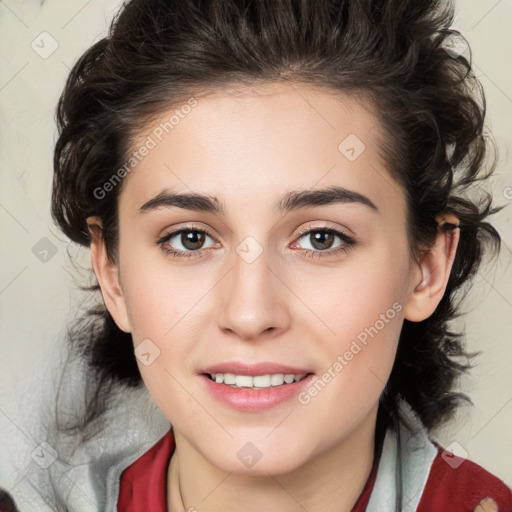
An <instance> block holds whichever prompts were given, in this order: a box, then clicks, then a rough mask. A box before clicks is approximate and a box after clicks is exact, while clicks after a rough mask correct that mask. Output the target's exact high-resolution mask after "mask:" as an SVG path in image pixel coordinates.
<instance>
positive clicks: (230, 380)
mask: <svg viewBox="0 0 512 512" xmlns="http://www.w3.org/2000/svg"><path fill="white" fill-rule="evenodd" d="M207 375H209V377H210V379H211V380H213V381H214V382H216V383H217V384H226V385H228V386H231V387H235V388H252V389H264V388H270V387H276V386H282V385H286V384H292V383H293V382H299V381H301V380H302V379H303V378H304V377H305V376H306V374H305V373H301V374H293V373H274V374H267V375H254V376H252V375H235V374H234V373H210V374H207Z"/></svg>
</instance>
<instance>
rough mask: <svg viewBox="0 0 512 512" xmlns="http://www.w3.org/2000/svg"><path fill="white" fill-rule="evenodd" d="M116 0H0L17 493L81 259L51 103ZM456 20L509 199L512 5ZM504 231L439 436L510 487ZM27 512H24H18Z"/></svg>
mask: <svg viewBox="0 0 512 512" xmlns="http://www.w3.org/2000/svg"><path fill="white" fill-rule="evenodd" d="M120 4H121V2H120V0H106V1H105V0H89V1H87V0H68V1H58V0H44V1H40V0H18V1H16V0H7V1H5V0H0V38H1V41H2V46H1V65H0V112H1V114H0V125H1V128H0V129H1V139H0V178H1V183H0V233H1V248H2V249H1V256H0V326H1V341H0V347H1V353H0V375H1V377H0V378H1V387H0V486H1V487H4V488H6V489H8V490H9V489H12V488H14V487H15V486H16V485H17V483H18V482H19V480H20V479H21V478H23V475H22V474H21V473H20V470H19V468H20V466H22V465H23V464H27V463H30V462H31V458H30V457H31V453H32V451H33V450H34V449H35V448H36V446H38V445H39V444H40V443H41V442H42V441H44V439H34V438H33V437H32V436H31V434H30V429H29V428H28V427H27V424H28V423H27V422H31V421H37V411H38V408H39V407H40V403H42V400H43V398H42V397H43V395H44V392H43V390H44V389H45V385H46V383H47V382H49V381H50V380H51V379H52V376H49V375H47V373H48V371H49V368H51V364H52V362H53V363H55V362H56V361H58V358H59V353H60V347H61V346H62V344H63V343H64V339H65V330H66V325H67V322H68V321H69V320H70V319H71V317H72V315H73V314H75V311H76V305H77V304H78V303H79V302H80V301H81V300H83V297H84V295H83V294H82V293H81V292H79V290H78V289H77V288H76V279H77V274H76V271H75V269H74V268H73V266H72V265H71V264H70V261H69V257H68V255H67V252H68V251H69V253H70V254H71V255H72V257H76V258H78V260H79V261H81V262H82V265H83V266H84V268H85V270H84V271H83V272H82V275H81V276H80V275H79V276H78V279H79V280H80V279H81V281H80V282H82V283H83V282H84V281H83V277H84V276H86V275H87V267H88V266H89V262H90V259H89V257H90V256H89V251H88V250H87V249H80V248H78V247H76V246H75V245H74V244H69V243H68V240H67V239H66V238H65V236H64V235H63V234H62V233H60V231H59V230H58V229H57V228H56V227H55V226H54V225H53V223H52V221H51V219H50V196H51V182H52V157H53V146H54V143H55V140H56V126H55V106H56V104H57V100H58V97H59V95H60V93H61V91H62V88H63V85H64V81H65V79H66V77H67V75H68V73H69V70H70V68H71V66H72V65H73V64H74V62H75V61H76V59H77V58H78V57H79V56H80V55H81V53H82V52H83V51H84V50H86V49H87V48H88V47H89V46H91V45H92V44H93V43H94V42H96V41H97V40H98V39H100V37H102V36H103V35H104V34H105V32H106V29H107V26H108V24H109V23H110V20H111V19H112V16H113V14H114V13H115V12H116V10H117V9H118V7H119V6H120ZM455 6H456V12H457V16H456V22H455V27H456V28H458V29H459V30H461V32H462V33H463V34H464V35H465V36H466V38H467V40H468V42H469V44H470V46H471V48H472V51H473V63H474V70H475V72H476V75H477V76H478V77H479V78H480V80H481V82H482V84H483V86H484V89H485V91H486V96H487V101H488V117H487V126H488V128H489V129H490V130H491V131H492V133H493V136H494V138H495V140H496V143H497V146H498V151H499V164H498V168H497V170H496V172H495V176H494V178H493V179H492V182H491V183H490V185H492V191H493V194H494V196H495V203H496V204H507V205H510V203H512V171H511V165H512V131H511V128H512V123H511V120H512V69H511V60H510V49H511V48H512V35H511V28H510V22H511V21H512V0H457V2H456V4H455ZM492 222H493V224H494V225H495V226H496V227H497V229H498V231H499V232H500V233H501V235H502V237H503V250H502V253H501V256H500V258H499V260H498V261H495V262H493V263H492V264H491V265H486V266H485V267H484V268H483V269H482V272H481V274H480V275H479V276H478V277H477V278H476V279H475V281H474V286H473V287H472V289H471V292H470V294H469V297H468V300H466V302H465V311H467V315H466V316H465V317H464V319H463V320H462V322H461V323H460V326H461V327H462V328H464V329H465V332H466V340H467V347H468V349H469V350H471V351H477V350H479V351H482V355H481V356H480V357H479V358H478V359H477V363H478V365H477V367H476V368H475V369H474V370H473V371H472V372H471V373H470V375H469V376H468V377H465V378H464V379H463V381H462V383H461V387H462V389H463V391H465V392H466V393H468V394H469V395H470V397H471V398H472V400H473V402H474V407H472V408H464V409H463V410H461V411H460V413H459V414H458V416H457V418H456V420H455V421H454V422H453V423H452V424H450V425H449V426H447V427H446V428H444V429H443V430H442V431H441V432H440V433H439V435H438V439H439V440H440V441H441V442H442V444H443V445H444V446H450V447H451V448H453V450H454V452H455V453H457V454H461V455H466V454H467V456H468V457H469V458H470V459H472V460H473V461H475V462H477V463H479V464H481V465H482V466H484V467H485V468H486V469H488V470H490V471H491V472H493V473H495V474H496V475H497V476H499V477H500V478H502V479H503V480H504V481H505V482H506V483H507V484H508V485H509V486H512V463H511V461H512V428H511V425H512V371H511V367H512V335H511V331H512V279H511V269H510V263H511V261H512V256H511V254H512V252H511V248H512V209H511V208H510V207H508V208H505V210H504V211H502V212H500V213H499V214H498V215H496V216H495V217H494V220H492ZM22 512H23V511H22Z"/></svg>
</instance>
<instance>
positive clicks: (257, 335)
mask: <svg viewBox="0 0 512 512" xmlns="http://www.w3.org/2000/svg"><path fill="white" fill-rule="evenodd" d="M241 254H242V256H240V254H238V253H237V254H236V255H235V257H234V263H233V268H232V269H231V271H230V272H229V273H228V275H227V276H226V278H225V284H224V286H222V292H221V293H222V300H221V301H220V310H219V327H220V328H221V329H222V330H223V331H226V332H229V333H231V335H236V336H237V337H238V338H240V339H242V340H245V341H256V340H258V339H261V338H262V337H264V338H268V337H275V336H276V335H278V334H279V333H282V332H284V331H285V330H287V329H288V328H289V326H290V319H291V314H290V309H289V304H288V303H287V301H289V300H290V297H291V296H292V295H293V294H292V293H291V292H290V290H289V289H288V288H287V286H286V285H285V284H284V282H283V281H284V280H283V277H284V276H281V275H280V274H283V272H282V271H280V270H279V265H276V264H274V265H270V262H269V260H268V258H267V254H266V252H265V251H263V252H262V253H261V254H260V255H259V256H258V257H256V259H254V260H253V261H251V258H247V257H246V256H245V255H244V254H243V253H241ZM271 267H272V268H271Z"/></svg>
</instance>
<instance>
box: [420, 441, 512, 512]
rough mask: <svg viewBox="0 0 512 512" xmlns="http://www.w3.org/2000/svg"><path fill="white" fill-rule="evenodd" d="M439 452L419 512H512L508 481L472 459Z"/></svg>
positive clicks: (441, 450) (442, 451)
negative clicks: (438, 511) (503, 480)
mask: <svg viewBox="0 0 512 512" xmlns="http://www.w3.org/2000/svg"><path fill="white" fill-rule="evenodd" d="M437 450H438V452H437V456H436V458H435V459H434V462H433V464H432V467H431V469H430V474H429V477H428V480H427V483H426V486H425V489H424V492H423V495H422V498H421V500H420V503H419V505H418V509H417V511H418V512H431V511H437V510H450V511H451V512H472V511H474V512H498V511H499V512H512V491H511V489H510V488H509V487H508V486H507V485H505V483H504V482H502V481H501V480H500V479H499V478H497V477H496V476H494V475H493V474H491V473H489V472H488V471H487V470H485V469H484V468H482V467H481V466H479V465H478V464H476V463H474V462H471V461H470V460H467V459H464V458H461V457H457V456H456V455H452V454H451V453H450V452H448V451H446V450H444V449H443V448H442V447H440V446H437ZM493 502H494V503H493Z"/></svg>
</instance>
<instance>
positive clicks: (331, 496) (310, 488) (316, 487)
mask: <svg viewBox="0 0 512 512" xmlns="http://www.w3.org/2000/svg"><path fill="white" fill-rule="evenodd" d="M376 414H377V411H376V409H375V410H373V411H372V412H371V413H370V414H369V415H368V416H367V417H366V418H365V420H363V422H362V423H361V424H359V425H358V426H357V428H356V429H354V431H353V432H352V433H351V434H350V435H349V436H348V437H347V438H345V439H343V440H341V441H340V442H339V443H338V444H337V445H335V446H332V447H330V448H329V449H327V450H325V451H324V452H322V453H319V454H318V455H316V456H315V457H314V458H313V459H310V460H308V462H307V464H304V465H302V466H300V467H298V468H296V469H295V470H293V471H290V472H288V473H282V474H270V473H268V474H267V475H257V476H247V475H237V474H235V473H226V472H224V471H222V470H220V469H219V468H217V467H216V466H214V465H213V464H211V463H210V462H209V461H207V460H206V459H205V458H204V457H203V456H202V455H201V454H200V453H199V452H197V451H196V450H195V449H194V448H193V447H192V446H191V445H190V443H189V442H188V441H187V440H186V439H185V438H183V437H182V436H181V434H180V433H179V432H174V435H175V442H176V448H175V450H174V453H173V456H172V457H171V462H170V464H169V470H168V474H167V489H168V493H167V494H168V495H167V502H168V509H169V512H190V511H196V510H197V511H198V510H200V511H201V512H215V511H218V510H223V511H225V512H234V511H239V510H244V511H245V512H253V511H254V512H259V511H261V510H279V511H281V512H297V511H303V510H307V511H308V512H320V511H321V512H350V511H351V510H352V508H353V506H354V505H355V503H356V502H357V499H358V497H359V496H360V494H361V492H362V491H363V489H364V486H365V483H366V481H367V479H368V477H369V475H370V472H371V469H372V465H373V459H374V447H375V444H374V442H375V425H376Z"/></svg>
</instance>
